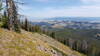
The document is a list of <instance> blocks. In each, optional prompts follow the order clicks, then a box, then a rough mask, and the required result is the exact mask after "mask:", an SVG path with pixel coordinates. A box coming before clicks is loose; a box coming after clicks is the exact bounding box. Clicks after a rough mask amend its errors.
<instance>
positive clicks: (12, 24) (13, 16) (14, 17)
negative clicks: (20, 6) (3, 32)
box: [6, 0, 20, 32]
mask: <svg viewBox="0 0 100 56" xmlns="http://www.w3.org/2000/svg"><path fill="white" fill-rule="evenodd" d="M6 7H7V14H8V15H7V16H8V29H9V30H12V31H16V32H20V26H19V23H18V13H17V7H16V5H15V3H14V1H13V0H6Z"/></svg>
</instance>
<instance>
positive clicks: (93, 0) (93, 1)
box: [81, 0, 100, 4]
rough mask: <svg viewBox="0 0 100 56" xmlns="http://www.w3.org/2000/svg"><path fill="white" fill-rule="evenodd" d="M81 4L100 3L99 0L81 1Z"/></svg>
mask: <svg viewBox="0 0 100 56" xmlns="http://www.w3.org/2000/svg"><path fill="white" fill-rule="evenodd" d="M81 1H82V2H83V3H87V4H88V3H100V0H81Z"/></svg>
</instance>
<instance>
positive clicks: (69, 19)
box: [45, 17, 100, 21]
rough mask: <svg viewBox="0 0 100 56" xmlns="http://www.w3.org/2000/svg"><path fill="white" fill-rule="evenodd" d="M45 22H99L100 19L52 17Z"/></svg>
mask: <svg viewBox="0 0 100 56" xmlns="http://www.w3.org/2000/svg"><path fill="white" fill-rule="evenodd" d="M45 20H65V21H66V20H68V21H100V17H54V18H46V19H45Z"/></svg>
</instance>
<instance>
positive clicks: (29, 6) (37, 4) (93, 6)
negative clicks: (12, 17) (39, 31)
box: [19, 0, 100, 18]
mask: <svg viewBox="0 0 100 56" xmlns="http://www.w3.org/2000/svg"><path fill="white" fill-rule="evenodd" d="M20 2H24V3H25V4H24V5H19V8H20V9H19V13H20V14H23V15H26V16H28V17H31V18H52V17H100V0H21V1H20Z"/></svg>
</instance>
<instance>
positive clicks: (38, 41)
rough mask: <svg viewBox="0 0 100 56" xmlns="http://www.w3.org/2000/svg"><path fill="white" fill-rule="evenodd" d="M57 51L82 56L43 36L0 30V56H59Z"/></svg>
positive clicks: (69, 55)
mask: <svg viewBox="0 0 100 56" xmlns="http://www.w3.org/2000/svg"><path fill="white" fill-rule="evenodd" d="M57 51H60V52H62V53H64V54H65V55H67V56H72V55H74V56H84V55H83V54H80V53H78V52H76V51H73V50H71V49H70V48H69V47H66V46H65V45H63V44H61V43H59V42H58V41H56V40H54V39H52V38H50V37H48V36H46V35H43V34H42V35H40V34H38V33H30V32H26V31H22V33H20V34H18V33H15V32H11V31H8V30H5V29H0V56H59V55H58V53H57Z"/></svg>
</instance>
